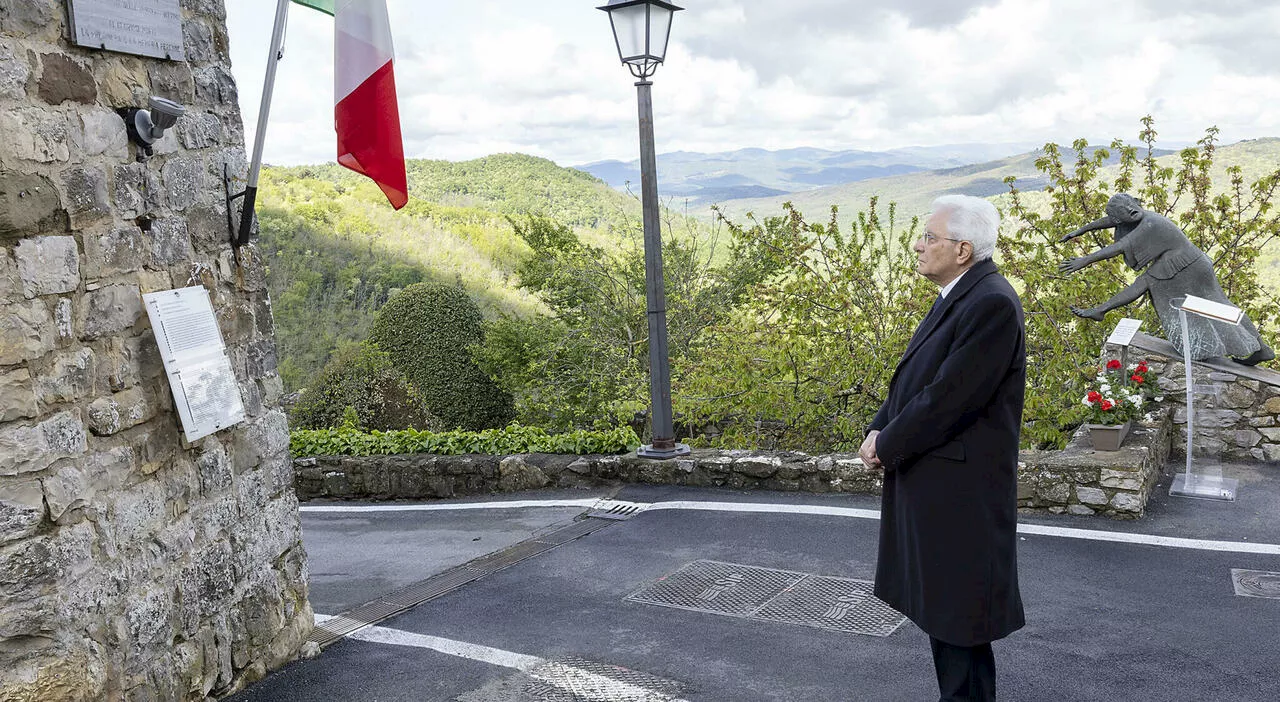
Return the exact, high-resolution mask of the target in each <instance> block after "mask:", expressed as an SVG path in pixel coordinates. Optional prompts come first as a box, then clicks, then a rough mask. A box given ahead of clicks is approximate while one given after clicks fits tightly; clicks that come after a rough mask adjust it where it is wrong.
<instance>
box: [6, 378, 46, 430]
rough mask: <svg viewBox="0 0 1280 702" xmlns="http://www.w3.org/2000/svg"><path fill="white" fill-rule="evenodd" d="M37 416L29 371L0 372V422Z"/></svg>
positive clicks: (33, 388)
mask: <svg viewBox="0 0 1280 702" xmlns="http://www.w3.org/2000/svg"><path fill="white" fill-rule="evenodd" d="M37 414H39V411H38V410H37V409H36V393H35V387H34V383H33V381H32V379H31V371H29V370H27V369H26V368H19V369H16V370H12V371H7V372H6V371H0V422H12V421H13V420H15V419H26V418H29V417H34V416H36V415H37Z"/></svg>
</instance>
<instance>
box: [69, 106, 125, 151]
mask: <svg viewBox="0 0 1280 702" xmlns="http://www.w3.org/2000/svg"><path fill="white" fill-rule="evenodd" d="M79 118H80V125H79V129H77V130H76V134H75V135H74V136H75V138H76V140H77V142H78V143H77V144H76V146H77V148H78V150H79V151H80V153H82V154H83V155H84V156H85V157H86V158H91V157H94V156H106V157H107V160H108V161H112V162H120V161H124V160H125V159H127V158H128V157H129V133H128V132H127V131H126V130H125V125H124V118H123V117H121V116H120V115H119V113H117V112H115V111H114V110H109V109H106V108H98V109H85V110H81V111H80V112H79Z"/></svg>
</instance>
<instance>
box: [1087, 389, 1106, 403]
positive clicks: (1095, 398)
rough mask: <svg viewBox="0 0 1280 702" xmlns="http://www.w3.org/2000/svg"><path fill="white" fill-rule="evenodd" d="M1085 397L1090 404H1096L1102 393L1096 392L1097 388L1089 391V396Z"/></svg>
mask: <svg viewBox="0 0 1280 702" xmlns="http://www.w3.org/2000/svg"><path fill="white" fill-rule="evenodd" d="M1087 399H1088V400H1089V403H1090V404H1094V405H1096V404H1098V403H1099V402H1101V401H1102V393H1100V392H1098V391H1097V390H1094V391H1093V392H1091V393H1089V396H1088V398H1087Z"/></svg>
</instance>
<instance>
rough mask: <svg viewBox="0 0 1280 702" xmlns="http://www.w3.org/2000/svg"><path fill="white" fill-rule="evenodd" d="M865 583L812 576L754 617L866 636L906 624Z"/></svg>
mask: <svg viewBox="0 0 1280 702" xmlns="http://www.w3.org/2000/svg"><path fill="white" fill-rule="evenodd" d="M872 587H873V584H872V583H870V582H867V581H866V580H850V579H848V578H829V577H823V576H817V575H814V576H810V577H808V578H806V579H805V580H803V581H802V582H801V583H800V584H798V585H794V586H792V587H790V588H788V589H787V590H786V591H784V592H783V593H782V594H780V595H778V596H777V597H775V598H774V599H773V600H772V601H770V602H769V604H767V605H765V606H764V607H762V608H761V609H760V611H759V612H756V613H755V614H753V615H752V616H751V618H752V619H761V620H764V621H770V622H783V623H786V624H801V625H803V626H812V627H816V628H818V629H828V630H831V631H843V632H845V633H849V634H862V635H864V636H889V635H890V634H892V633H893V632H895V631H897V630H898V627H900V626H902V623H903V622H904V621H906V617H903V616H902V615H901V614H899V613H898V612H897V610H895V609H893V608H892V607H890V606H889V605H887V604H885V603H884V602H881V601H880V600H879V599H876V596H875V595H873V594H871V593H872Z"/></svg>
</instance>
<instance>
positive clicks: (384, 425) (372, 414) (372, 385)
mask: <svg viewBox="0 0 1280 702" xmlns="http://www.w3.org/2000/svg"><path fill="white" fill-rule="evenodd" d="M348 414H350V418H351V419H353V420H354V427H355V428H360V429H364V430H375V429H376V430H379V431H388V430H392V429H409V428H414V429H424V430H433V429H438V428H439V427H440V420H438V419H436V418H435V417H434V416H433V415H432V414H431V412H430V410H428V409H427V405H426V402H424V401H423V398H422V396H421V395H419V394H418V392H417V390H415V389H414V388H413V386H412V385H410V384H409V381H408V380H407V379H406V378H405V376H404V374H403V373H401V372H400V371H399V370H398V369H397V368H396V367H395V365H394V364H392V362H391V357H390V356H389V355H387V353H386V352H384V351H381V350H379V349H378V348H377V347H376V346H374V345H372V344H352V345H349V346H347V347H345V348H343V349H341V350H339V351H338V353H336V354H335V355H334V357H333V359H332V360H330V361H329V363H328V364H326V365H325V367H324V370H323V371H322V372H321V373H320V375H319V376H318V377H317V378H316V382H315V383H314V384H313V385H312V387H310V388H308V389H307V390H306V391H305V392H304V393H303V394H302V398H301V400H299V402H298V404H297V405H295V406H294V408H293V412H292V417H291V418H292V420H293V424H294V426H295V427H297V428H301V429H324V428H328V427H337V426H341V425H342V424H343V422H344V419H346V418H347V417H348Z"/></svg>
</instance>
